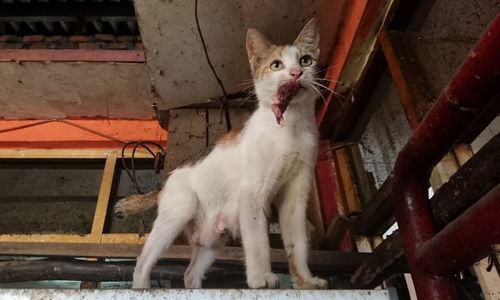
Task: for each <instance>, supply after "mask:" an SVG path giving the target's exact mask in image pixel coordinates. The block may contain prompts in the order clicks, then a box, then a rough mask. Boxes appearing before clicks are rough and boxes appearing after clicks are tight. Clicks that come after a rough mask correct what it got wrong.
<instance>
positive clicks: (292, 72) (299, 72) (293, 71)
mask: <svg viewBox="0 0 500 300" xmlns="http://www.w3.org/2000/svg"><path fill="white" fill-rule="evenodd" d="M303 73H304V72H302V70H301V69H291V70H290V75H292V77H293V80H297V79H299V78H300V76H302V74H303Z"/></svg>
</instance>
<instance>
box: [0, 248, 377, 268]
mask: <svg viewBox="0 0 500 300" xmlns="http://www.w3.org/2000/svg"><path fill="white" fill-rule="evenodd" d="M141 248H142V245H140V244H98V243H71V244H67V243H29V242H28V243H26V242H25V243H18V242H0V253H2V255H6V256H8V255H23V256H42V257H47V256H66V257H98V258H136V257H137V256H138V255H139V254H140V251H141ZM368 255H369V254H364V253H348V252H341V251H319V250H314V251H311V252H310V255H309V265H310V266H311V268H312V269H313V270H318V271H331V272H352V271H353V270H355V269H356V268H357V267H358V266H359V265H360V264H361V262H362V261H363V260H364V259H366V258H367V256H368ZM190 256H191V247H190V246H181V245H172V246H170V247H169V249H168V250H167V251H166V252H165V253H163V255H162V258H164V259H175V260H188V259H189V258H190ZM244 257H245V254H244V250H243V248H240V247H223V248H221V249H220V250H219V252H218V255H217V260H218V261H220V262H224V263H229V264H242V263H243V261H244ZM271 261H272V263H273V266H276V267H286V266H287V265H288V257H287V254H286V252H285V250H284V249H271Z"/></svg>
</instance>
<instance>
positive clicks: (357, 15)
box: [317, 0, 369, 126]
mask: <svg viewBox="0 0 500 300" xmlns="http://www.w3.org/2000/svg"><path fill="white" fill-rule="evenodd" d="M368 2H369V1H366V0H363V1H347V2H346V3H347V4H346V5H349V7H347V8H346V17H345V23H344V25H343V27H342V28H341V29H340V34H339V39H338V44H337V47H335V50H334V52H333V54H332V57H331V60H330V61H331V63H330V68H329V69H328V71H327V73H326V75H325V78H327V79H330V80H332V84H330V85H329V88H330V89H332V90H335V87H336V85H337V82H338V80H339V77H340V74H341V71H342V69H343V67H344V64H345V63H346V61H347V59H348V56H349V51H350V50H351V47H352V44H353V41H354V37H355V36H356V31H357V29H358V26H359V24H360V23H361V19H362V17H363V14H364V13H365V9H366V7H367V4H368ZM332 99H333V97H332V96H331V95H330V96H329V97H328V98H327V100H326V103H325V104H324V105H323V106H322V108H321V110H320V111H319V113H318V115H317V120H318V125H319V126H322V124H323V121H324V119H325V117H326V115H327V113H328V111H329V107H330V106H331V105H330V102H331V101H332Z"/></svg>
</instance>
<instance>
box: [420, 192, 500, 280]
mask: <svg viewBox="0 0 500 300" xmlns="http://www.w3.org/2000/svg"><path fill="white" fill-rule="evenodd" d="M499 212H500V184H498V185H497V186H496V187H495V188H493V189H492V190H491V191H490V192H488V193H487V194H486V195H484V196H483V197H482V198H481V200H479V201H478V202H476V203H475V204H474V205H473V206H471V207H470V208H469V209H468V210H467V211H466V212H464V213H463V214H462V215H461V216H460V217H459V218H458V219H456V220H455V221H453V222H452V223H450V224H449V225H448V226H446V227H445V228H444V229H443V230H441V231H440V232H439V233H438V234H437V235H436V236H434V237H433V238H432V239H430V240H428V241H427V242H425V243H424V244H422V246H421V247H419V248H418V250H417V253H416V254H415V261H416V264H417V265H419V266H421V268H422V269H424V270H427V271H429V272H430V273H431V274H434V275H437V276H447V275H449V274H454V273H457V272H459V271H461V270H463V269H465V268H467V267H468V266H470V265H471V264H473V263H475V262H477V261H478V260H480V259H482V258H484V257H486V256H487V255H488V254H489V253H491V248H490V247H491V245H492V243H495V244H497V243H500V224H499V223H500V222H499V221H498V213H499ZM471 224H474V226H471ZM464 241H466V243H464Z"/></svg>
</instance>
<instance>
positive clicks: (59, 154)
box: [0, 149, 152, 159]
mask: <svg viewBox="0 0 500 300" xmlns="http://www.w3.org/2000/svg"><path fill="white" fill-rule="evenodd" d="M112 153H115V154H116V155H118V154H119V155H120V156H121V152H120V153H119V152H118V151H117V150H77V149H22V150H21V149H20V150H8V149H5V150H3V149H1V150H0V159H105V158H106V157H108V155H110V154H112ZM124 155H125V157H126V158H130V157H132V151H131V150H130V149H129V150H126V151H125V152H124ZM134 157H135V158H152V156H151V154H149V152H147V151H146V150H143V149H138V150H137V151H136V152H135V155H134Z"/></svg>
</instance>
